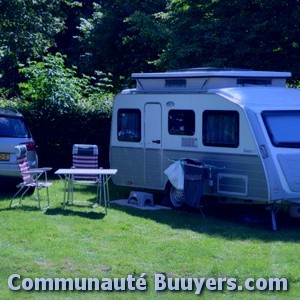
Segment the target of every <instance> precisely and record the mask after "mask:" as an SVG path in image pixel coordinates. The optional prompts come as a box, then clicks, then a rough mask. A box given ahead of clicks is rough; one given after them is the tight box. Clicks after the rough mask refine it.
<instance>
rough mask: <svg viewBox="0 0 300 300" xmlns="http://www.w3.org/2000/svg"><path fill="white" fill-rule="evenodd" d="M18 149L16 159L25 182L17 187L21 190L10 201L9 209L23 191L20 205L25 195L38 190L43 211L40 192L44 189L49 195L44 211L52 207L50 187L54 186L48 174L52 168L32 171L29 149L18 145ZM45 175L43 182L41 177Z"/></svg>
mask: <svg viewBox="0 0 300 300" xmlns="http://www.w3.org/2000/svg"><path fill="white" fill-rule="evenodd" d="M15 149H16V158H17V162H18V165H19V169H20V172H21V175H22V179H23V181H22V182H21V183H19V184H18V185H17V187H18V188H19V190H18V191H17V192H16V194H15V195H14V196H13V197H12V199H11V200H10V204H9V207H10V208H11V207H12V206H15V205H17V204H15V205H13V201H14V200H15V198H16V196H17V195H19V193H21V191H23V193H22V195H21V197H20V199H19V205H21V204H22V201H23V197H24V195H25V194H26V193H27V192H28V190H29V189H36V194H37V200H38V208H39V209H41V198H40V193H39V190H40V189H42V188H46V194H47V206H46V207H44V209H46V208H48V207H49V206H50V199H49V191H48V187H49V186H50V185H52V182H49V181H48V178H47V172H48V171H50V170H51V169H52V168H33V169H30V167H29V164H28V161H27V148H26V146H25V145H18V146H15ZM43 174H44V179H43V180H41V176H42V175H43Z"/></svg>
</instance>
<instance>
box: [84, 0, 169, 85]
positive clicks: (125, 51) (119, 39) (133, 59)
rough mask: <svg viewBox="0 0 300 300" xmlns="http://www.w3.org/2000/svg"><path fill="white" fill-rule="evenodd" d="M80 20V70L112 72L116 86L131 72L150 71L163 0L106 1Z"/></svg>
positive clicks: (159, 41) (157, 46)
mask: <svg viewBox="0 0 300 300" xmlns="http://www.w3.org/2000/svg"><path fill="white" fill-rule="evenodd" d="M100 2H101V4H95V5H94V13H93V16H92V18H82V19H81V25H80V30H81V37H80V41H81V44H82V49H83V51H82V52H83V53H84V54H83V55H82V58H83V63H84V67H83V70H88V72H90V71H93V70H94V69H95V68H97V69H98V70H102V71H104V72H109V73H112V74H113V75H114V82H115V83H116V85H117V86H118V87H120V84H121V83H122V82H124V78H125V79H127V78H128V77H129V76H130V74H131V72H133V71H140V70H143V71H152V70H154V69H155V66H154V65H153V64H152V65H151V62H152V61H154V60H156V59H157V58H158V57H157V55H158V53H159V52H160V50H161V49H162V48H161V47H162V46H163V44H164V43H163V42H162V37H163V34H162V33H161V31H160V30H161V29H160V26H159V22H160V13H161V12H162V11H163V10H164V9H165V5H166V1H164V0H159V1H157V0H156V1H155V0H148V1H142V2H141V1H137V0H134V1H132V0H131V1H129V0H125V1H121V0H113V1H111V0H106V1H100Z"/></svg>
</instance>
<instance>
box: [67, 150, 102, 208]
mask: <svg viewBox="0 0 300 300" xmlns="http://www.w3.org/2000/svg"><path fill="white" fill-rule="evenodd" d="M72 156H73V166H72V168H76V169H98V146H97V145H88V144H75V145H73V149H72ZM99 180H101V177H99V176H94V175H74V176H73V178H72V182H71V203H73V194H74V193H73V191H74V184H81V185H97V187H98V188H99ZM98 192H99V191H97V194H98Z"/></svg>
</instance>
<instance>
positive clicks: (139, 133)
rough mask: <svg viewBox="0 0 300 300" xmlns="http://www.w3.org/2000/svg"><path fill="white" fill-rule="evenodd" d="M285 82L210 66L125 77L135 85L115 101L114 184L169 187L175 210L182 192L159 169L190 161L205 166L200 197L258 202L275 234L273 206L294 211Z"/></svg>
mask: <svg viewBox="0 0 300 300" xmlns="http://www.w3.org/2000/svg"><path fill="white" fill-rule="evenodd" d="M289 77H291V73H289V72H269V71H250V70H234V69H232V70H230V69H209V68H208V69H202V68H199V69H198V68H193V69H186V70H177V71H170V72H164V73H134V74H132V79H135V80H136V88H134V89H128V90H123V91H122V92H121V93H120V94H119V95H117V96H116V98H115V100H114V107H113V118H112V128H111V142H110V164H111V167H112V168H116V169H118V173H117V174H116V176H114V177H113V181H114V183H115V184H116V185H122V186H132V187H138V188H147V189H155V190H170V200H171V202H172V204H173V205H174V206H180V205H181V204H182V198H183V197H182V196H183V192H182V190H176V188H175V187H172V186H171V185H170V184H169V178H168V177H167V176H166V175H165V173H164V171H165V170H166V169H167V168H168V167H169V166H170V165H171V164H172V163H173V162H174V161H176V160H182V159H186V158H189V159H193V160H197V161H200V162H202V163H203V164H204V166H205V165H208V166H209V167H210V166H212V167H211V168H209V170H210V172H209V180H206V181H205V182H204V185H203V194H204V195H211V196H216V197H223V198H224V199H225V198H231V199H235V200H236V199H238V200H240V201H244V202H247V203H248V202H260V203H265V204H267V205H268V206H270V207H271V208H272V210H271V211H272V221H273V228H274V229H276V221H275V205H277V204H278V203H282V202H289V203H290V204H293V207H294V208H295V209H296V213H295V214H296V215H297V214H300V90H298V89H294V88H287V87H286V79H287V78H289ZM169 187H171V188H170V189H169ZM297 205H299V207H298V206H297ZM295 209H294V210H293V211H294V212H295Z"/></svg>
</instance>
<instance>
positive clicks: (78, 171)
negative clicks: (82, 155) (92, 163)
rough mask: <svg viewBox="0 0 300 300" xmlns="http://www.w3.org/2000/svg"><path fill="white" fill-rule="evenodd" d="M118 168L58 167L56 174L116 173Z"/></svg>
mask: <svg viewBox="0 0 300 300" xmlns="http://www.w3.org/2000/svg"><path fill="white" fill-rule="evenodd" d="M117 172H118V170H117V169H81V168H80V169H76V168H70V169H58V170H57V171H56V172H55V173H54V174H57V175H115V174H116V173H117Z"/></svg>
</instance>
